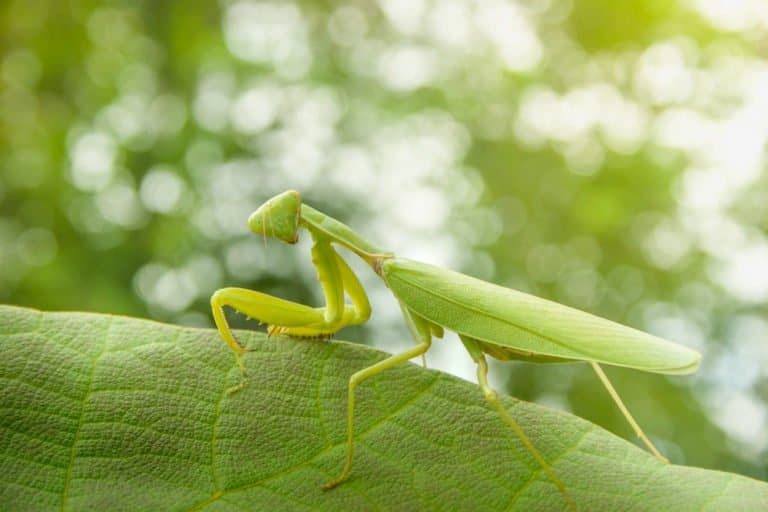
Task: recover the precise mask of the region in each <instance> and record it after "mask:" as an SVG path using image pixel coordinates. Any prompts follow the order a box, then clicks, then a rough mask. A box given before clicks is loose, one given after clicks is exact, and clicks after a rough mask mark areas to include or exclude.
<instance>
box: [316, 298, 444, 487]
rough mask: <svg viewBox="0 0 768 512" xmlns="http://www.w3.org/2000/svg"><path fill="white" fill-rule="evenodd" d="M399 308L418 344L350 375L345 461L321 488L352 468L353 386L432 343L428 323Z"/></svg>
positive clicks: (334, 483)
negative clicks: (339, 469) (332, 477)
mask: <svg viewBox="0 0 768 512" xmlns="http://www.w3.org/2000/svg"><path fill="white" fill-rule="evenodd" d="M401 308H402V310H403V315H404V316H405V319H406V320H407V323H408V327H409V328H410V330H411V334H412V335H413V337H414V338H415V339H416V340H417V341H418V342H419V344H418V345H416V346H415V347H413V348H412V349H409V350H406V351H405V352H402V353H400V354H396V355H394V356H391V357H388V358H386V359H384V360H383V361H380V362H378V363H376V364H374V365H372V366H369V367H368V368H364V369H362V370H360V371H359V372H356V373H354V374H353V375H352V377H350V378H349V389H348V398H347V459H346V463H345V464H344V469H343V470H342V472H341V475H339V476H338V477H337V478H335V479H334V480H331V481H330V482H328V483H327V484H325V485H324V486H323V490H325V491H327V490H329V489H333V488H334V487H336V486H337V485H339V484H340V483H341V482H343V481H344V480H346V479H347V477H348V476H349V472H350V470H351V469H352V452H353V447H354V438H355V436H354V431H355V429H354V418H355V388H356V387H357V385H358V384H360V383H361V382H363V381H364V380H365V379H367V378H369V377H373V376H374V375H376V374H378V373H381V372H383V371H385V370H387V369H389V368H392V367H393V366H397V365H399V364H402V363H405V362H406V361H408V360H410V359H413V358H414V357H418V356H423V355H424V353H425V352H426V351H427V350H429V347H430V345H431V344H432V334H431V329H430V324H429V322H427V321H426V320H424V319H422V318H419V317H417V316H415V315H413V314H411V313H410V312H408V310H407V309H406V308H405V307H402V305H401Z"/></svg>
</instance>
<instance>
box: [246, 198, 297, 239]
mask: <svg viewBox="0 0 768 512" xmlns="http://www.w3.org/2000/svg"><path fill="white" fill-rule="evenodd" d="M300 214H301V194H299V193H298V192H296V191H295V190H288V191H286V192H283V193H282V194H278V195H276V196H274V197H273V198H271V199H270V200H269V201H267V202H266V203H264V204H263V205H261V206H260V207H259V209H258V210H256V211H255V212H253V213H252V214H251V216H250V217H249V218H248V227H249V228H250V230H251V231H253V232H254V233H258V234H260V235H265V236H268V237H271V238H276V239H278V240H281V241H283V242H285V243H288V244H295V243H296V241H297V240H298V239H299V217H300Z"/></svg>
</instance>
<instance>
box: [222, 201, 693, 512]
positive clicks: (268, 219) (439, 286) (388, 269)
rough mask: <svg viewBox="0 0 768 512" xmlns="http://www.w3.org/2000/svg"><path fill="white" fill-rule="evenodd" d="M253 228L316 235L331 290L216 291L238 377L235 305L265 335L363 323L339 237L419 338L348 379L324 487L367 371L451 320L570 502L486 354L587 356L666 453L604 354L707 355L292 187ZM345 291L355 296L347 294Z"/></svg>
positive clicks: (386, 364) (656, 359)
mask: <svg viewBox="0 0 768 512" xmlns="http://www.w3.org/2000/svg"><path fill="white" fill-rule="evenodd" d="M248 226H249V228H250V230H251V231H253V232H254V233H257V234H261V235H263V236H264V237H270V238H275V239H278V240H280V241H282V242H285V243H289V244H293V243H296V242H297V240H298V234H299V230H300V229H302V228H303V229H305V230H306V231H307V232H308V233H309V234H310V236H311V237H312V241H313V245H312V249H311V253H312V263H313V264H314V266H315V268H316V270H317V276H318V280H319V282H320V285H321V287H322V290H323V294H324V296H325V306H323V307H311V306H307V305H304V304H300V303H296V302H291V301H288V300H284V299H281V298H278V297H273V296H270V295H267V294H264V293H261V292H258V291H254V290H248V289H244V288H223V289H220V290H217V291H216V292H215V293H214V294H213V296H212V297H211V307H212V310H213V317H214V320H215V323H216V326H217V328H218V330H219V332H220V334H221V337H222V338H223V340H224V341H225V342H226V344H227V345H228V346H229V348H230V349H231V350H232V352H233V353H234V355H235V359H236V362H237V364H238V366H239V368H240V373H241V379H240V383H239V384H238V385H236V386H234V387H233V388H230V390H229V391H230V392H236V391H237V390H239V389H241V388H242V387H243V385H244V384H245V382H246V369H245V365H244V363H243V360H242V357H241V354H242V353H244V352H248V350H247V349H245V348H244V347H243V346H241V345H240V343H239V342H238V341H237V340H236V339H235V337H234V335H233V334H232V331H231V329H230V327H229V324H228V322H227V319H226V316H225V315H224V307H231V308H233V309H235V310H237V311H239V312H241V313H244V314H245V315H247V316H248V317H251V318H255V319H257V320H259V321H260V322H261V323H264V324H267V325H268V327H267V332H268V334H270V335H272V334H284V335H289V336H296V337H317V338H327V337H330V336H332V335H333V334H334V333H336V332H337V331H339V330H340V329H342V328H343V327H346V326H349V325H357V324H361V323H364V322H366V321H367V320H368V319H369V318H370V315H371V306H370V303H369V301H368V297H367V295H366V293H365V290H364V289H363V286H362V284H361V283H360V281H359V279H358V278H357V276H356V275H355V273H354V272H353V271H352V269H351V268H350V267H349V265H348V264H347V262H346V261H345V260H344V259H343V258H342V257H341V256H340V255H339V253H338V252H337V251H336V249H335V248H334V245H338V246H342V247H345V248H346V249H348V250H349V251H351V252H352V253H354V254H356V255H357V256H359V257H360V258H361V259H362V260H363V261H365V262H366V263H367V264H368V265H370V267H371V268H372V269H373V270H374V272H375V273H376V274H377V275H379V276H380V277H381V279H382V280H383V281H384V283H385V284H386V285H387V286H388V287H389V289H390V290H391V291H392V293H393V294H394V296H395V297H396V299H397V300H398V302H399V304H400V308H401V310H402V313H403V318H404V319H405V322H406V324H407V326H408V328H409V330H410V332H411V334H412V336H413V338H414V340H415V341H416V345H415V346H414V347H413V348H411V349H409V350H406V351H404V352H402V353H400V354H395V355H392V356H390V357H388V358H386V359H384V360H382V361H380V362H378V363H376V364H374V365H372V366H370V367H368V368H364V369H362V370H360V371H358V372H356V373H354V374H353V375H352V376H351V377H350V379H349V386H348V399H347V442H346V462H345V465H344V468H343V470H342V472H341V474H340V475H339V476H338V477H337V478H335V479H334V480H331V481H330V482H328V483H326V484H325V485H324V486H323V489H325V490H328V489H332V488H333V487H335V486H337V485H338V484H340V483H342V482H343V481H344V480H345V479H346V478H347V477H348V476H349V474H350V471H351V469H352V456H353V448H354V410H355V388H356V387H357V386H358V385H360V384H361V383H362V382H363V381H365V380H366V379H368V378H370V377H372V376H374V375H376V374H378V373H380V372H382V371H384V370H387V369H388V368H391V367H393V366H395V365H398V364H401V363H404V362H406V361H408V360H410V359H412V358H415V357H418V356H423V355H424V354H425V353H426V352H427V350H429V348H430V345H431V343H432V338H433V337H438V338H441V337H442V336H443V333H444V330H445V329H449V330H451V331H454V332H456V333H457V334H458V335H459V339H460V340H461V342H462V343H463V345H464V347H465V348H466V349H467V351H468V352H469V355H470V356H471V358H472V359H473V361H474V362H475V363H476V364H477V380H478V384H479V386H480V389H481V390H482V392H483V395H484V397H485V398H486V400H487V401H488V402H489V403H490V404H491V405H492V406H493V407H494V408H495V409H496V410H497V411H498V412H499V415H500V417H501V419H502V420H503V421H504V422H505V423H506V424H507V425H508V426H509V427H510V428H511V429H512V430H513V431H514V433H515V434H516V435H517V437H518V438H519V439H520V441H521V442H522V443H523V445H524V446H525V447H526V449H527V450H528V452H530V454H531V456H532V457H533V458H534V459H535V460H536V461H537V462H538V464H539V465H540V466H541V468H542V469H543V470H544V471H545V472H546V473H547V474H548V475H549V477H550V478H551V480H552V481H553V482H554V484H555V485H556V486H557V488H558V489H559V491H560V492H561V493H562V495H563V497H564V499H565V500H566V502H567V503H568V506H569V508H570V509H572V510H575V509H576V506H575V502H574V501H573V499H572V498H571V496H570V494H569V493H568V491H567V489H566V487H565V485H564V484H563V482H562V481H561V480H560V478H559V477H558V476H557V474H556V473H555V472H554V470H553V469H552V468H551V467H550V465H549V464H548V463H547V462H546V460H544V458H543V457H542V455H541V454H540V453H539V451H538V450H537V449H536V447H535V446H534V445H533V443H532V442H531V441H530V439H529V438H528V436H527V435H526V434H525V433H524V432H523V430H522V429H521V428H520V426H519V425H518V423H517V422H516V421H515V419H514V418H513V417H512V416H511V415H510V414H509V413H508V412H507V411H506V410H505V409H504V407H503V405H502V404H501V402H500V401H499V398H498V395H497V393H496V392H495V391H494V390H493V389H492V388H491V387H490V386H489V384H488V363H487V361H486V357H485V356H486V355H489V356H491V357H493V358H496V359H500V360H503V361H508V360H519V361H529V362H537V363H563V362H578V361H582V362H587V363H589V364H590V365H591V366H592V368H593V369H594V371H595V373H596V374H597V376H598V378H599V379H600V381H601V382H602V383H603V385H604V386H605V387H606V389H607V390H608V393H609V394H610V396H611V397H612V398H613V400H614V401H615V402H616V405H617V406H618V407H619V409H620V410H621V412H622V413H623V415H624V416H625V417H626V419H627V421H628V422H629V424H630V425H631V426H632V428H633V430H634V431H635V433H636V434H637V435H638V437H639V438H640V439H641V440H642V441H643V442H644V443H645V444H646V446H647V447H648V449H649V450H650V451H651V452H652V453H653V454H654V455H655V456H656V457H658V458H659V459H660V460H662V461H664V462H668V461H667V460H666V459H665V458H664V456H663V455H661V453H659V451H658V450H657V449H656V448H655V447H654V445H653V443H651V441H650V440H649V439H648V437H647V436H646V435H645V434H644V433H643V431H642V429H641V428H640V427H639V425H638V424H637V422H636V421H635V420H634V418H633V417H632V415H631V414H630V413H629V410H628V409H627V408H626V406H625V405H624V403H623V402H622V401H621V398H620V397H619V395H618V393H617V392H616V390H615V389H614V387H613V385H612V384H611V382H610V381H609V380H608V377H607V376H606V375H605V373H604V372H603V370H602V368H601V367H600V363H604V364H610V365H615V366H623V367H628V368H634V369H637V370H643V371H647V372H654V373H662V374H671V375H682V374H688V373H692V372H694V371H695V370H696V369H697V368H698V365H699V361H700V359H701V355H700V354H699V353H698V352H696V351H694V350H691V349H689V348H687V347H684V346H682V345H678V344H674V343H671V342H668V341H666V340H663V339H661V338H657V337H655V336H652V335H650V334H646V333H644V332H641V331H638V330H635V329H632V328H630V327H626V326H623V325H620V324H618V323H615V322H612V321H610V320H605V319H603V318H599V317H597V316H594V315H591V314H589V313H586V312H583V311H579V310H577V309H573V308H570V307H567V306H563V305H561V304H557V303H555V302H551V301H548V300H545V299H541V298H538V297H535V296H533V295H528V294H525V293H522V292H519V291H516V290H512V289H509V288H505V287H502V286H499V285H495V284H492V283H489V282H486V281H482V280H480V279H476V278H473V277H470V276H467V275H464V274H461V273H458V272H454V271H451V270H446V269H443V268H439V267H436V266H433V265H429V264H426V263H421V262H418V261H412V260H408V259H404V258H399V257H396V256H395V255H394V254H393V253H391V252H388V251H383V250H381V249H379V248H377V247H376V246H374V245H373V244H371V243H369V242H367V241H366V240H365V239H363V238H362V237H361V236H360V235H358V234H357V233H355V232H354V231H353V230H352V229H351V228H350V227H349V226H347V225H345V224H343V223H341V222H339V221H338V220H336V219H333V218H332V217H329V216H327V215H324V214H323V213H321V212H319V211H317V210H315V209H314V208H312V207H310V206H308V205H307V204H304V203H303V202H302V198H301V195H300V194H299V193H298V192H296V191H294V190H288V191H286V192H283V193H281V194H278V195H276V196H274V197H273V198H271V199H269V200H268V201H267V202H265V203H264V204H263V205H262V206H261V207H259V208H258V209H257V210H256V211H255V212H254V213H253V214H252V215H251V216H250V217H249V219H248ZM345 296H346V297H349V299H350V301H351V303H347V302H346V300H345Z"/></svg>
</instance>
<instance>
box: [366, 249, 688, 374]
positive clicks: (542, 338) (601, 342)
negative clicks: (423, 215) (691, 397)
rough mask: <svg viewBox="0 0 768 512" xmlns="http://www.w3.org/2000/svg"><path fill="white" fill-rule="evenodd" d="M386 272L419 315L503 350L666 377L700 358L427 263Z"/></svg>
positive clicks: (388, 263) (401, 264)
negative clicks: (596, 363) (586, 362)
mask: <svg viewBox="0 0 768 512" xmlns="http://www.w3.org/2000/svg"><path fill="white" fill-rule="evenodd" d="M381 275H382V277H383V278H384V280H385V281H386V283H387V285H388V286H389V287H390V289H391V290H392V292H393V293H394V294H395V296H397V298H398V299H400V301H401V302H402V303H403V304H405V305H406V306H407V307H408V308H409V309H410V310H412V311H413V312H414V313H416V314H417V315H419V316H422V317H424V318H426V319H427V320H429V321H431V322H434V323H436V324H438V325H441V326H443V327H445V328H448V329H450V330H452V331H455V332H457V333H459V334H463V335H465V336H469V337H471V338H475V339H478V340H481V341H484V342H487V343H492V344H495V345H499V346H501V347H507V348H510V349H514V350H518V351H521V352H528V353H531V354H533V355H542V356H550V357H554V358H559V359H561V360H562V359H566V360H576V361H595V362H598V363H606V364H611V365H616V366H625V367H628V368H635V369H638V370H644V371H648V372H655V373H666V374H687V373H692V372H694V371H695V370H696V368H697V367H698V365H699V360H700V359H701V356H700V354H699V353H698V352H696V351H694V350H691V349H689V348H687V347H684V346H682V345H678V344H675V343H671V342H669V341H666V340H663V339H661V338H658V337H656V336H652V335H650V334H647V333H644V332H642V331H638V330H636V329H632V328H631V327H626V326H624V325H621V324H618V323H616V322H612V321H610V320H605V319H603V318H600V317H597V316H595V315H591V314H589V313H585V312H583V311H580V310H578V309H574V308H571V307H568V306H563V305H561V304H558V303H556V302H552V301H548V300H545V299H541V298H539V297H534V296H533V295H528V294H526V293H522V292H519V291H516V290H511V289H509V288H505V287H503V286H498V285H495V284H492V283H488V282H486V281H482V280H480V279H476V278H473V277H470V276H467V275H465V274H461V273H459V272H454V271H451V270H446V269H442V268H439V267H435V266H433V265H428V264H426V263H420V262H417V261H412V260H407V259H403V258H392V259H388V260H385V261H384V262H383V263H382V265H381Z"/></svg>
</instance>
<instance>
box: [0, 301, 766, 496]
mask: <svg viewBox="0 0 768 512" xmlns="http://www.w3.org/2000/svg"><path fill="white" fill-rule="evenodd" d="M238 335H239V337H240V339H241V341H243V342H244V343H246V344H247V345H248V346H249V347H251V348H252V349H253V350H254V351H253V352H251V353H249V354H247V355H246V357H245V363H246V365H247V367H248V370H249V378H248V381H247V385H246V387H245V388H244V389H243V390H242V391H240V392H238V393H235V394H232V395H228V394H226V389H227V388H228V387H229V386H232V385H234V384H236V383H237V382H238V380H239V372H238V369H237V367H236V365H235V362H234V358H233V357H232V354H231V352H230V351H229V349H228V348H227V347H226V346H225V345H224V344H223V343H222V342H221V341H220V339H219V336H218V334H217V333H216V331H213V330H205V329H189V328H180V327H174V326H170V325H164V324H160V323H155V322H150V321H146V320H137V319H132V318H125V317H117V316H106V315H97V314H87V313H41V312H38V311H34V310H30V309H22V308H16V307H0V378H2V391H0V407H1V408H2V410H1V412H0V414H2V416H1V419H0V509H2V510H5V511H22V510H23V511H29V510H34V511H44V510H110V511H118V510H131V511H134V510H148V511H157V510H211V511H230V510H232V511H234V510H333V511H340V510H341V511H346V510H397V511H401V510H471V511H482V510H526V511H528V510H542V511H549V510H564V509H565V502H564V501H563V498H562V496H561V495H560V494H559V492H558V491H557V489H556V488H555V486H554V485H553V483H552V482H551V481H550V479H549V478H548V477H547V476H546V474H544V473H543V472H542V471H541V470H540V468H539V467H538V466H537V464H536V463H535V462H534V461H533V459H532V458H531V456H530V455H529V454H528V452H526V451H525V449H524V448H523V447H522V446H521V444H520V442H519V441H518V440H517V438H516V437H515V436H514V434H512V432H510V431H509V429H508V428H507V427H506V425H504V424H503V423H502V422H501V420H500V419H499V418H498V416H497V413H496V412H495V411H494V410H493V409H491V407H489V406H488V405H487V404H486V403H485V401H484V400H483V397H482V396H481V393H480V392H479V390H478V388H477V386H476V385H474V384H472V383H469V382H465V381H462V380H459V379H457V378H454V377H451V376H448V375H445V374H443V373H440V372H437V371H433V370H424V369H421V368H419V367H417V366H415V365H412V364H407V365H402V366H400V367H398V368H395V369H393V370H390V371H388V372H385V373H383V374H381V375H378V376H376V377H374V378H372V379H370V380H369V381H366V382H365V383H364V384H363V385H361V386H360V388H359V390H358V400H359V401H358V409H357V416H356V421H357V423H356V429H355V431H356V433H357V435H356V445H355V447H356V452H355V462H354V465H353V468H352V474H351V476H350V478H349V480H348V481H347V482H345V483H343V484H342V485H340V486H339V487H337V488H336V489H334V490H331V491H328V492H323V491H321V490H320V487H321V485H322V484H323V483H325V482H327V481H328V480H330V479H332V478H334V477H336V476H337V475H338V473H339V472H340V471H341V468H342V466H343V463H344V453H345V449H344V445H343V443H344V437H345V410H346V386H347V379H348V378H349V376H350V375H351V374H352V373H353V372H354V371H356V370H359V369H361V368H363V367H365V366H367V365H370V364H371V363H372V362H374V361H377V360H380V359H382V358H383V357H384V356H385V355H384V354H382V353H381V352H377V351H374V350H372V349H369V348H366V347H363V346H359V345H352V344H348V343H344V342H325V341H313V340H293V339H289V338H266V337H265V336H263V335H260V334H257V333H245V332H240V333H238ZM504 403H505V405H506V406H507V407H508V409H509V410H510V411H511V413H512V414H513V415H514V416H515V417H516V418H517V419H518V420H519V422H520V424H521V425H522V427H523V429H524V430H525V431H526V432H527V433H528V435H529V436H530V437H531V439H532V440H533V442H534V444H535V445H536V446H537V447H538V448H539V450H541V452H542V453H543V455H544V457H545V458H546V460H548V461H549V462H550V463H551V464H552V465H553V467H554V470H555V471H556V472H557V474H558V475H559V476H560V478H561V479H562V480H563V482H564V483H565V485H566V486H567V488H568V490H569V492H570V493H571V495H572V496H573V498H574V499H575V501H576V503H577V504H578V506H579V508H580V509H581V510H610V511H615V510H649V511H659V510H674V511H685V510H724V511H725V510H727V511H731V510H736V509H741V510H757V509H759V508H761V507H762V506H764V505H765V503H768V485H766V484H765V483H762V482H758V481H756V480H752V479H749V478H746V477H743V476H739V475H734V474H729V473H721V472H716V471H708V470H703V469H696V468H688V467H682V466H666V465H664V464H662V463H660V462H658V461H657V460H656V459H654V458H653V457H652V456H650V455H649V454H647V453H646V452H644V451H643V450H641V449H639V448H637V447H635V446H634V445H632V444H631V443H629V442H627V441H625V440H622V439H619V438H617V437H615V436H613V435H612V434H610V433H608V432H606V431H604V430H602V429H600V428H599V427H597V426H595V425H592V424H590V423H588V422H586V421H584V420H582V419H579V418H577V417H574V416H571V415H569V414H565V413H561V412H557V411H552V410H549V409H546V408H544V407H540V406H537V405H534V404H528V403H524V402H520V401H517V400H515V399H513V398H505V399H504ZM681 435H684V433H681Z"/></svg>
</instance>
